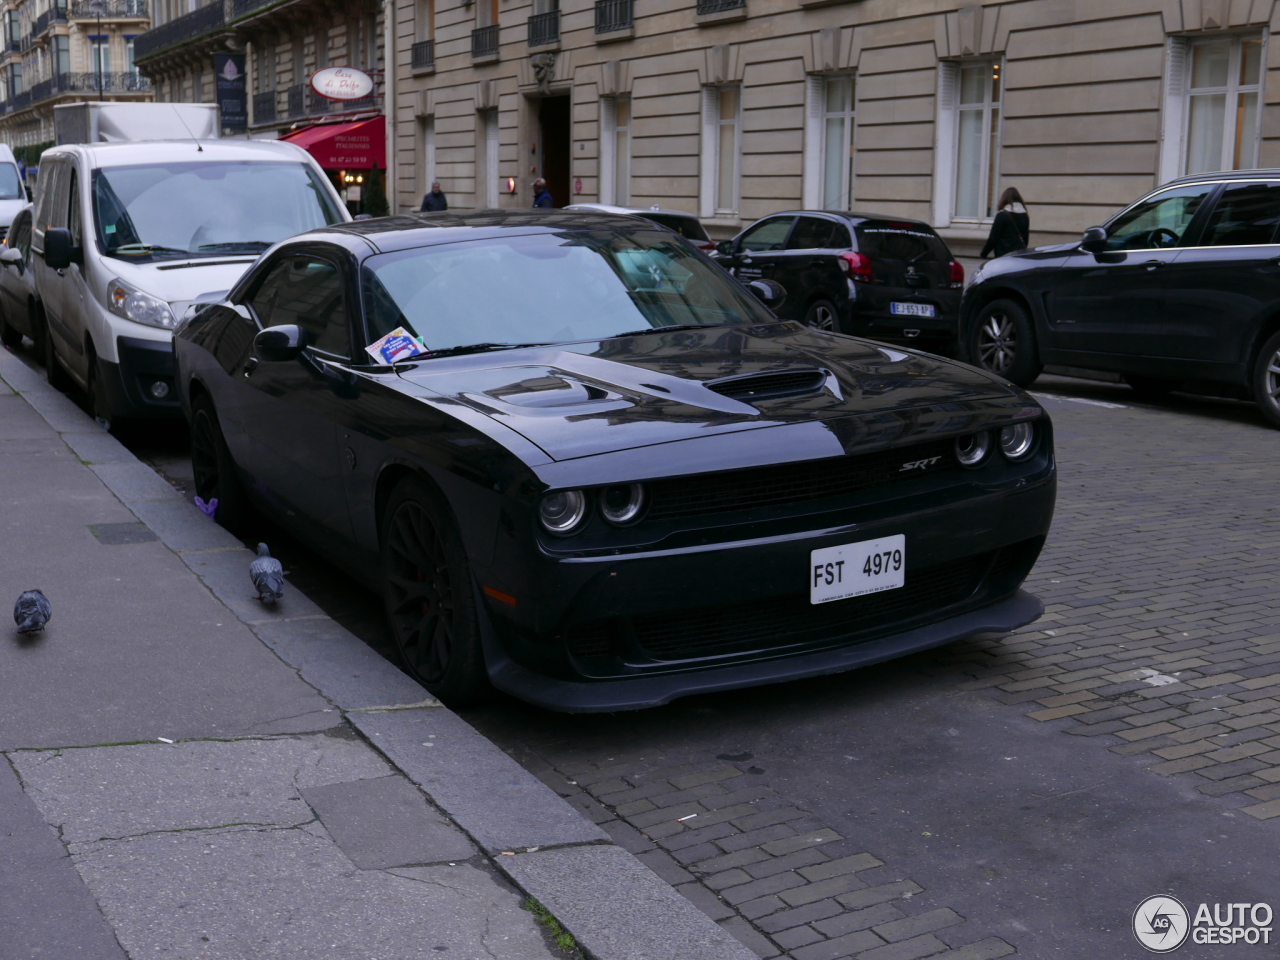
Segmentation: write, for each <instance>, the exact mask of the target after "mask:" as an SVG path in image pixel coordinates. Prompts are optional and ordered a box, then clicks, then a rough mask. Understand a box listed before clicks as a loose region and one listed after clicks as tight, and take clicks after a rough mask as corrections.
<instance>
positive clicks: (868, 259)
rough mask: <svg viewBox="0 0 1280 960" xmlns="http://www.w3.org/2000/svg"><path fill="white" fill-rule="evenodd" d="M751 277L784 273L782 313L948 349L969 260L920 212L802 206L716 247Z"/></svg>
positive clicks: (729, 265)
mask: <svg viewBox="0 0 1280 960" xmlns="http://www.w3.org/2000/svg"><path fill="white" fill-rule="evenodd" d="M716 251H717V252H716V259H717V260H719V262H720V263H721V264H722V265H723V266H724V267H725V268H726V269H728V270H729V272H730V273H732V274H734V275H735V276H736V277H738V278H739V279H742V280H752V279H759V278H763V279H767V280H775V281H777V282H778V283H780V284H782V286H783V287H784V288H786V291H787V296H786V299H785V300H784V301H783V302H782V303H781V304H779V305H778V306H777V307H776V308H775V312H776V313H777V315H778V316H779V317H782V318H783V319H786V320H798V321H800V322H801V323H805V324H808V325H809V326H811V327H815V328H817V329H819V330H833V331H836V332H838V333H848V334H852V335H853V336H858V337H869V338H871V339H873V340H879V341H881V342H884V343H900V344H907V345H910V346H913V347H917V348H919V349H921V350H928V351H931V352H933V353H948V352H949V351H951V350H952V349H953V343H954V338H955V329H956V319H957V316H958V313H959V308H960V296H961V291H962V290H963V288H964V267H962V266H961V265H960V264H959V262H957V261H956V260H955V259H954V258H953V257H952V256H951V251H950V250H949V249H948V248H947V245H946V243H945V242H943V240H942V238H941V237H939V236H938V235H937V233H935V232H934V230H933V228H932V227H930V226H929V225H928V224H925V223H921V222H919V221H918V220H903V219H900V218H886V217H882V216H872V215H870V214H860V213H830V212H822V211H814V210H795V211H790V212H787V213H778V214H774V215H773V216H770V217H765V218H764V219H763V220H758V221H757V222H756V223H753V224H752V225H751V226H750V227H748V228H747V229H746V230H744V231H742V233H740V234H738V236H736V237H734V238H733V239H732V240H725V241H723V242H722V243H720V244H719V245H717V248H716Z"/></svg>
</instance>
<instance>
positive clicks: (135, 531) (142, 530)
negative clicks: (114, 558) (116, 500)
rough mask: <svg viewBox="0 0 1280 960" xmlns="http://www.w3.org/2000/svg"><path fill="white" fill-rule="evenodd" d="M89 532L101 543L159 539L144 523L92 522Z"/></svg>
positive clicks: (144, 541) (145, 541)
mask: <svg viewBox="0 0 1280 960" xmlns="http://www.w3.org/2000/svg"><path fill="white" fill-rule="evenodd" d="M89 532H90V533H92V534H93V535H94V536H95V537H97V538H98V542H99V543H110V544H116V543H150V542H151V541H152V540H159V539H160V538H159V537H157V536H156V535H155V534H154V533H152V532H151V530H150V528H148V527H147V525H146V524H143V523H136V522H135V523H91V524H89Z"/></svg>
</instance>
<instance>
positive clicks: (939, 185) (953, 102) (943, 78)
mask: <svg viewBox="0 0 1280 960" xmlns="http://www.w3.org/2000/svg"><path fill="white" fill-rule="evenodd" d="M959 81H960V64H958V63H956V62H955V61H952V60H942V61H939V63H938V116H937V119H936V120H935V121H934V144H933V225H934V226H935V227H949V226H950V225H951V212H952V209H953V202H954V199H955V189H956V182H955V181H956V107H957V106H958V104H959V90H958V87H959Z"/></svg>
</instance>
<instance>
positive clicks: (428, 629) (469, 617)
mask: <svg viewBox="0 0 1280 960" xmlns="http://www.w3.org/2000/svg"><path fill="white" fill-rule="evenodd" d="M382 571H383V577H384V592H383V597H384V602H385V604H386V610H387V619H388V620H389V621H390V622H391V632H392V635H393V636H394V637H395V642H396V647H397V648H398V649H399V651H400V655H401V657H402V658H403V660H404V663H405V666H406V667H408V669H409V670H410V672H411V673H413V674H414V676H416V677H417V678H418V679H419V680H421V681H422V683H423V685H425V686H426V688H427V689H428V690H429V691H431V693H432V695H433V696H435V697H437V698H439V699H440V700H441V701H442V702H444V703H446V704H448V705H449V706H451V707H460V706H467V705H469V704H473V703H476V702H478V701H479V700H481V699H483V697H484V695H485V693H486V692H487V691H488V689H489V677H488V673H487V671H486V670H485V664H484V652H483V649H482V648H481V643H480V628H479V618H478V615H477V611H476V605H475V604H476V601H475V592H474V587H473V583H472V578H471V566H470V564H469V563H468V562H467V555H466V550H465V549H464V547H463V544H462V538H461V536H460V535H459V533H458V528H457V525H456V523H455V522H454V519H453V515H452V513H451V512H450V511H449V508H448V507H447V506H446V505H445V503H444V501H443V500H442V499H441V498H440V496H439V495H438V494H437V493H436V492H435V491H434V490H433V489H432V488H431V487H429V486H428V485H427V484H426V483H424V482H423V481H421V480H419V479H417V478H407V479H405V480H402V481H401V482H400V484H399V485H398V486H397V487H396V488H395V490H394V491H393V492H392V494H391V498H390V500H389V502H388V503H387V508H386V511H385V513H384V514H383V520H382Z"/></svg>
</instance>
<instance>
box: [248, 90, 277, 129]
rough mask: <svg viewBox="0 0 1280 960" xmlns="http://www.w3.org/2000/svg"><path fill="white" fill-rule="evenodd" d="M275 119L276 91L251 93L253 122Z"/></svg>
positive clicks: (269, 121) (273, 120) (268, 121)
mask: <svg viewBox="0 0 1280 960" xmlns="http://www.w3.org/2000/svg"><path fill="white" fill-rule="evenodd" d="M275 119H276V92H275V91H274V90H268V91H267V92H266V93H255V94H254V95H253V122H254V123H274V122H275Z"/></svg>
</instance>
